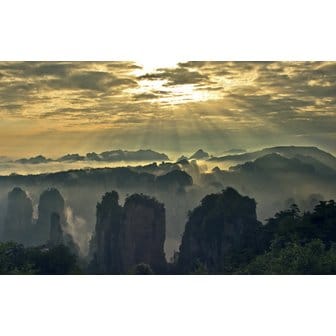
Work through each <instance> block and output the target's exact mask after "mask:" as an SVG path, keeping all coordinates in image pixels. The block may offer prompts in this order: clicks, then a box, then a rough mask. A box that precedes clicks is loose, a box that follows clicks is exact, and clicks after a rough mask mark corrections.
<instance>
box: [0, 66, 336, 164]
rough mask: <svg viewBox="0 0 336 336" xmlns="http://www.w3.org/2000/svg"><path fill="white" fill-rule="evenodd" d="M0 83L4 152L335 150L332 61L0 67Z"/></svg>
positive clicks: (1, 152) (1, 149)
mask: <svg viewBox="0 0 336 336" xmlns="http://www.w3.org/2000/svg"><path fill="white" fill-rule="evenodd" d="M0 82H1V85H0V156H2V155H4V156H12V157H21V156H33V155H37V154H44V155H46V156H51V157H54V156H57V155H62V154H65V153H86V152H90V151H96V152H100V151H103V150H109V149H118V148H121V149H139V148H144V149H146V148H151V149H154V150H158V151H165V152H181V153H183V152H192V151H193V150H195V149H198V148H203V149H205V150H208V151H210V152H213V153H219V154H220V153H223V152H224V151H226V150H228V149H230V148H237V147H238V148H247V149H250V148H255V147H266V146H271V145H282V144H283V145H289V144H294V145H316V146H319V147H322V148H324V149H327V150H331V151H336V146H335V144H334V143H335V141H334V139H335V138H336V122H335V121H336V62H205V61H201V62H194V61H191V62H180V63H177V64H166V65H165V64H159V62H158V64H142V63H140V62H0Z"/></svg>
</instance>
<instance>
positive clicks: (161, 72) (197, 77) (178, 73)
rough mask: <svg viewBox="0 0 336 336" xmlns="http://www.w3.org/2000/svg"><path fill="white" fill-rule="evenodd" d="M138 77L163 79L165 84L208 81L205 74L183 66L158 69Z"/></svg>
mask: <svg viewBox="0 0 336 336" xmlns="http://www.w3.org/2000/svg"><path fill="white" fill-rule="evenodd" d="M139 79H148V80H164V81H167V83H166V85H167V86H169V85H183V84H199V83H206V82H208V80H209V78H208V76H207V75H203V74H201V73H200V72H198V71H194V70H189V69H186V68H184V67H177V68H174V69H169V68H166V69H158V70H157V71H156V72H153V73H147V74H145V75H142V76H140V77H139Z"/></svg>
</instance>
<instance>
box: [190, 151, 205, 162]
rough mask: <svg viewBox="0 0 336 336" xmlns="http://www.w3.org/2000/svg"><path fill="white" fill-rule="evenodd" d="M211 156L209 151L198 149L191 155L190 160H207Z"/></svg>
mask: <svg viewBox="0 0 336 336" xmlns="http://www.w3.org/2000/svg"><path fill="white" fill-rule="evenodd" d="M208 158H209V153H207V152H204V150H203V149H199V150H198V151H196V152H195V153H194V154H193V155H191V156H190V158H189V159H190V160H192V159H194V160H205V159H208Z"/></svg>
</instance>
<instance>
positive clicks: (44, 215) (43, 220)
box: [35, 188, 66, 244]
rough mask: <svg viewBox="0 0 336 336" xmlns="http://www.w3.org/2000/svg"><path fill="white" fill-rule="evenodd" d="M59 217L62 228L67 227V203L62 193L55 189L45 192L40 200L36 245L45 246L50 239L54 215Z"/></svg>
mask: <svg viewBox="0 0 336 336" xmlns="http://www.w3.org/2000/svg"><path fill="white" fill-rule="evenodd" d="M53 213H56V214H58V215H59V222H60V225H61V227H63V228H64V227H65V226H66V219H65V203H64V199H63V197H62V195H61V194H60V192H59V191H58V190H57V189H55V188H49V189H47V190H45V191H44V192H43V193H42V194H41V196H40V200H39V205H38V219H37V223H36V237H35V238H36V243H37V244H44V243H45V242H46V241H48V239H49V233H50V224H51V218H52V216H51V215H52V214H53Z"/></svg>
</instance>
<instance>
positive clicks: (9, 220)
mask: <svg viewBox="0 0 336 336" xmlns="http://www.w3.org/2000/svg"><path fill="white" fill-rule="evenodd" d="M32 216H33V205H32V201H31V199H30V198H29V197H28V196H27V194H26V192H25V191H24V190H22V189H21V188H17V187H16V188H14V189H13V190H12V191H10V192H9V193H8V203H7V211H6V217H5V221H4V232H3V240H5V241H9V240H13V241H16V242H19V243H22V244H29V243H30V236H31V230H32Z"/></svg>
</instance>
